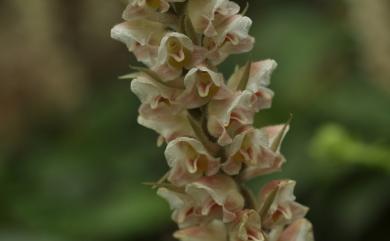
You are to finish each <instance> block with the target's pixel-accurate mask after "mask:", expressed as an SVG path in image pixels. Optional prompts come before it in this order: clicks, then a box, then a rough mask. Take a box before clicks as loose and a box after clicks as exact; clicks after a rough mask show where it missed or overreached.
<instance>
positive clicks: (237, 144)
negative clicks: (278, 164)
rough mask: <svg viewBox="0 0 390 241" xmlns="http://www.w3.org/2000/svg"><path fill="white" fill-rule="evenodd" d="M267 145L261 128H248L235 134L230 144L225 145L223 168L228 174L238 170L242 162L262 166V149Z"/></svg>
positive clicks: (233, 173)
mask: <svg viewBox="0 0 390 241" xmlns="http://www.w3.org/2000/svg"><path fill="white" fill-rule="evenodd" d="M266 146H268V139H267V136H266V135H265V133H263V132H262V131H261V130H257V129H253V128H250V129H248V130H246V131H244V132H242V133H240V134H239V135H237V136H236V137H235V138H234V139H233V142H232V144H230V145H228V146H227V147H226V154H227V157H228V159H227V161H226V162H225V163H224V164H223V170H224V171H225V172H226V173H228V174H229V175H236V174H238V173H239V172H240V170H241V166H242V164H246V165H247V166H248V167H252V166H256V167H260V168H261V167H263V166H267V165H268V164H265V163H263V162H264V155H263V149H264V148H266Z"/></svg>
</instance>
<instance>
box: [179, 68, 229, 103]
mask: <svg viewBox="0 0 390 241" xmlns="http://www.w3.org/2000/svg"><path fill="white" fill-rule="evenodd" d="M184 86H185V90H184V92H183V93H182V94H181V95H180V96H179V97H178V101H179V102H180V103H183V104H184V105H186V106H187V108H188V109H193V108H198V107H200V106H203V105H205V104H206V103H208V102H209V101H210V100H211V99H224V98H228V97H229V96H230V95H232V93H231V92H230V91H229V90H228V89H227V87H226V86H225V84H224V80H223V76H222V74H220V73H216V72H214V71H211V70H210V69H208V68H206V67H197V68H192V69H190V70H189V71H188V73H187V74H186V76H185V78H184Z"/></svg>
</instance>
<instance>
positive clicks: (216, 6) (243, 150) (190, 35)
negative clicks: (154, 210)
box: [111, 0, 314, 241]
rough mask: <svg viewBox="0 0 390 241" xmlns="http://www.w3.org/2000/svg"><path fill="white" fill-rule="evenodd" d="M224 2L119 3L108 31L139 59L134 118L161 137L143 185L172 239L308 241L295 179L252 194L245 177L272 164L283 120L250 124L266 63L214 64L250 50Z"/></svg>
mask: <svg viewBox="0 0 390 241" xmlns="http://www.w3.org/2000/svg"><path fill="white" fill-rule="evenodd" d="M244 12H245V11H241V10H240V6H239V5H238V4H237V3H235V2H234V1H229V0H129V2H128V5H127V7H126V9H125V10H124V12H123V14H122V18H123V19H124V20H125V22H123V23H120V24H118V25H116V26H115V27H114V28H113V29H112V31H111V36H112V38H114V39H117V40H119V41H121V42H123V43H124V44H126V46H127V48H128V50H129V51H130V52H132V53H133V54H134V55H135V57H136V58H137V60H138V61H139V62H141V63H143V64H144V65H145V66H142V67H134V66H133V67H132V68H133V69H134V70H135V73H132V74H129V75H126V76H124V78H129V79H131V91H132V92H133V93H134V94H135V95H136V96H137V97H138V98H139V100H140V102H141V105H140V107H139V109H138V112H139V116H138V123H139V124H140V125H143V126H145V127H147V128H149V129H152V130H154V131H155V132H157V134H158V135H159V137H158V145H159V146H161V145H163V144H166V147H165V152H164V154H165V158H166V160H167V166H168V167H169V170H168V172H167V173H166V175H164V176H163V178H161V179H160V180H159V181H158V182H156V183H152V186H153V187H155V188H158V189H157V194H158V195H159V196H160V197H162V198H163V199H165V200H166V201H167V202H168V204H169V206H170V208H171V210H172V216H171V218H172V220H173V221H174V222H176V223H177V225H178V227H179V230H178V231H177V232H175V233H174V237H176V238H177V239H179V240H182V241H313V240H314V238H313V231H312V225H311V224H310V222H309V221H307V220H306V219H304V216H305V215H306V213H307V211H308V208H307V207H305V206H303V205H301V204H299V203H297V202H296V201H295V196H294V193H293V191H294V187H295V182H294V181H292V180H275V181H271V182H269V183H268V184H266V185H265V186H264V187H263V188H262V190H261V192H260V194H259V195H258V197H256V196H255V195H254V194H253V192H252V190H250V189H248V188H247V187H246V185H245V181H247V180H250V179H252V178H255V177H261V176H263V175H266V174H269V173H272V172H276V171H279V170H280V169H281V167H282V165H283V163H285V158H284V156H283V155H282V154H281V153H280V149H281V143H282V141H283V138H284V136H285V135H286V133H287V131H288V129H289V122H288V123H286V124H281V125H274V126H266V127H262V128H256V127H254V126H253V123H254V118H255V114H256V113H258V112H259V111H261V110H264V109H268V108H270V107H271V104H272V98H273V96H274V93H273V91H272V90H270V89H269V88H268V86H269V85H270V79H271V74H272V72H273V71H274V70H275V69H276V67H277V64H276V62H275V61H274V60H270V59H268V60H262V61H257V62H248V63H246V64H245V65H243V66H241V67H236V69H235V70H234V71H233V73H232V74H231V76H230V77H229V78H228V79H227V80H226V81H225V78H224V76H223V74H222V73H220V72H219V71H218V65H219V64H220V63H222V62H223V61H224V60H225V59H227V58H228V57H229V56H230V55H232V54H239V53H245V52H248V51H250V50H251V49H252V48H253V45H254V43H255V39H254V38H253V37H252V36H251V35H250V34H249V32H250V28H251V26H252V20H251V19H250V18H249V17H247V16H244Z"/></svg>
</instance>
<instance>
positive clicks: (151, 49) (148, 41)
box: [111, 19, 166, 66]
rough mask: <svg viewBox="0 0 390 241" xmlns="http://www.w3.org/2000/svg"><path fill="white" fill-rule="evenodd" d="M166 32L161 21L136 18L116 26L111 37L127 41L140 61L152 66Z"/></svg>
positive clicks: (129, 47)
mask: <svg viewBox="0 0 390 241" xmlns="http://www.w3.org/2000/svg"><path fill="white" fill-rule="evenodd" d="M165 32H166V30H165V26H164V25H163V24H161V23H158V22H152V21H148V20H144V19H134V20H130V21H127V22H124V23H121V24H118V25H116V26H114V28H113V29H112V30H111V37H112V38H114V39H116V40H119V41H121V42H123V43H125V44H126V45H127V47H128V49H129V51H132V52H134V54H135V55H136V57H137V59H138V60H139V61H142V62H143V63H145V64H146V65H149V66H151V65H153V64H154V63H155V61H156V58H157V51H156V50H157V48H158V45H159V43H160V40H161V38H162V37H163V36H164V34H165Z"/></svg>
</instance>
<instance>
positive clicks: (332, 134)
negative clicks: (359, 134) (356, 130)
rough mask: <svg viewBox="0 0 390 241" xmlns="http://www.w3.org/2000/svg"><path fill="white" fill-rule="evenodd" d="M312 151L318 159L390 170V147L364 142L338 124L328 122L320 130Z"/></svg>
mask: <svg viewBox="0 0 390 241" xmlns="http://www.w3.org/2000/svg"><path fill="white" fill-rule="evenodd" d="M310 152H311V153H312V156H313V158H315V159H318V160H322V161H335V162H337V163H340V164H350V165H351V164H359V165H364V166H367V167H371V168H378V169H380V170H384V171H387V172H390V161H389V160H390V148H388V147H387V148H386V147H383V146H380V145H375V144H367V143H363V142H362V141H360V140H358V139H357V138H353V137H352V136H351V135H350V134H349V133H348V132H347V131H346V130H345V129H344V128H343V127H341V126H339V125H337V124H327V125H324V126H323V127H321V129H320V130H318V133H317V134H316V135H315V136H314V140H313V143H312V146H311V150H310Z"/></svg>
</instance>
